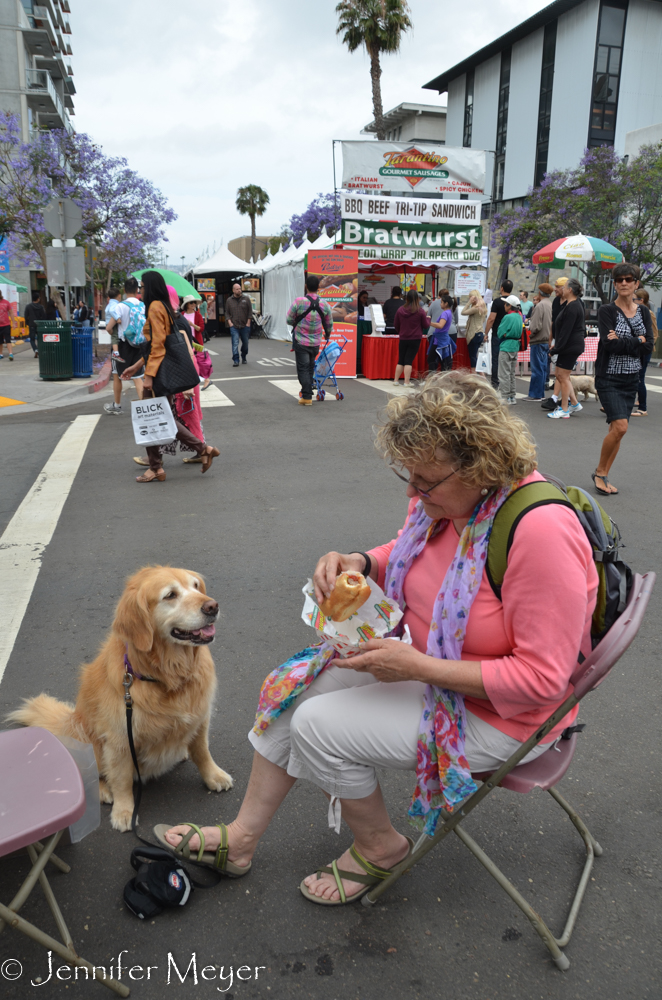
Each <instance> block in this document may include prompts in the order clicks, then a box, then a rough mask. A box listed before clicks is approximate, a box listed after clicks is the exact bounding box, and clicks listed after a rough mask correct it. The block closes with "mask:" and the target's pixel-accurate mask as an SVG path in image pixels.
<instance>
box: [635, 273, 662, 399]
mask: <svg viewBox="0 0 662 1000" xmlns="http://www.w3.org/2000/svg"><path fill="white" fill-rule="evenodd" d="M635 297H636V300H637V302H638V303H639V305H641V306H643V307H645V308H646V309H648V312H649V313H650V318H651V326H652V327H653V347H655V344H656V343H657V337H658V330H657V321H656V319H655V314H654V312H653V310H652V309H651V307H650V296H649V294H648V292H647V291H646V289H645V288H638V289H637V291H636V292H635ZM650 359H651V355H650V354H644V356H643V357H642V358H641V371H640V372H639V385H638V386H637V405H636V407H635V409H634V410H633V411H632V416H633V417H647V416H648V409H647V407H648V393H647V391H646V369H647V368H648V362H649V361H650Z"/></svg>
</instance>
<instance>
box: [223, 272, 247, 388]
mask: <svg viewBox="0 0 662 1000" xmlns="http://www.w3.org/2000/svg"><path fill="white" fill-rule="evenodd" d="M252 318H253V306H252V305H251V300H250V299H249V297H248V296H247V295H243V294H242V291H241V285H240V284H239V283H238V282H236V283H235V284H234V285H233V286H232V295H230V296H229V297H228V298H227V299H226V300H225V322H226V323H227V324H228V326H229V327H230V336H231V337H232V365H233V367H234V368H237V367H238V365H239V341H240V340H241V363H242V365H245V364H248V362H247V361H246V355H247V354H248V338H249V337H250V335H251V319H252Z"/></svg>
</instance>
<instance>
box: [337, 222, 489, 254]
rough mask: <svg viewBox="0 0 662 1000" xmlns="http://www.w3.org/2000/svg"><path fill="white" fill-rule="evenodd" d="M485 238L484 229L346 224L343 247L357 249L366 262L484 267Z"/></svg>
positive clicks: (387, 223) (344, 223)
mask: <svg viewBox="0 0 662 1000" xmlns="http://www.w3.org/2000/svg"><path fill="white" fill-rule="evenodd" d="M482 236H483V231H482V228H481V226H458V225H457V224H456V225H452V224H450V223H446V224H439V225H433V224H422V225H421V224H416V223H415V224H413V225H407V224H406V223H401V222H373V223H368V222H365V221H363V220H361V219H343V221H342V242H343V246H345V247H348V248H349V247H356V248H357V250H358V252H359V260H366V261H368V260H373V261H392V262H393V261H399V260H401V261H413V262H419V263H422V264H443V263H458V264H480V262H481V247H482Z"/></svg>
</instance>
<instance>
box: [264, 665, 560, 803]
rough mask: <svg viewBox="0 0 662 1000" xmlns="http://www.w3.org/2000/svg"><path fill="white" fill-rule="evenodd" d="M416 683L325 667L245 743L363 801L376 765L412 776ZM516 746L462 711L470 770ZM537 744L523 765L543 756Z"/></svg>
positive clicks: (419, 691) (418, 702)
mask: <svg viewBox="0 0 662 1000" xmlns="http://www.w3.org/2000/svg"><path fill="white" fill-rule="evenodd" d="M425 688H426V685H425V684H424V683H423V682H422V681H397V682H395V683H392V684H384V683H382V682H381V681H378V680H376V678H375V677H373V676H372V674H368V673H360V672H359V671H357V670H349V669H347V668H344V667H337V666H333V665H331V666H329V667H327V668H326V670H323V671H322V673H321V674H320V675H319V676H318V677H317V678H316V679H315V680H314V681H313V682H312V684H311V685H310V687H309V688H308V690H307V691H306V692H305V693H304V694H301V695H300V696H299V698H298V699H297V701H296V702H295V703H294V705H292V706H291V707H290V708H289V709H287V711H285V712H283V713H282V715H279V716H278V718H277V719H276V720H275V721H274V722H272V723H271V725H270V726H269V728H268V729H266V730H265V731H264V732H262V733H261V734H260V735H257V734H256V733H254V732H253V731H252V730H251V731H250V732H249V734H248V739H249V741H250V742H251V744H252V746H253V747H254V748H255V749H256V750H257V752H258V753H259V754H260V756H262V757H265V758H266V759H267V760H270V761H271V762H272V763H273V764H277V765H278V767H282V768H283V770H285V771H287V773H288V774H290V775H292V777H294V778H305V779H306V780H308V781H312V782H313V783H314V784H315V785H319V787H320V788H322V789H323V790H324V791H325V792H327V793H328V794H329V795H330V796H331V797H332V798H336V797H337V798H342V799H362V798H365V797H366V796H367V795H371V794H372V792H374V791H375V789H376V788H377V785H378V782H377V774H376V771H375V769H376V768H378V767H383V768H388V769H390V770H396V771H415V770H416V745H417V742H418V735H419V729H420V724H421V715H422V712H423V695H424V692H425ZM521 745H522V744H521V743H520V742H519V741H518V740H516V739H514V737H512V736H507V735H506V734H505V733H502V732H500V731H499V730H498V729H495V728H494V726H490V725H489V724H488V723H487V722H484V721H483V720H482V719H479V718H478V716H476V715H472V713H471V712H467V731H466V741H465V754H466V757H467V760H468V761H469V766H470V768H471V770H472V771H488V770H494V769H495V768H497V767H499V766H500V765H501V764H502V763H503V762H504V761H505V760H508V758H509V757H510V756H511V755H512V754H513V753H514V752H515V750H517V749H518V747H520V746H521ZM549 748H550V744H549V743H544V744H539V745H538V746H537V747H535V748H534V749H533V750H532V751H531V753H529V754H527V756H526V757H525V758H524V761H523V763H525V762H527V761H530V760H533V759H534V758H535V757H538V756H539V755H540V754H541V753H544V752H545V751H546V750H549Z"/></svg>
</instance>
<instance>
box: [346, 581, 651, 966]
mask: <svg viewBox="0 0 662 1000" xmlns="http://www.w3.org/2000/svg"><path fill="white" fill-rule="evenodd" d="M654 583H655V573H647V574H646V575H645V576H643V577H642V576H640V575H639V574H636V575H635V577H634V580H633V584H632V590H631V591H630V597H629V599H628V603H627V605H626V608H625V610H624V612H623V614H622V615H621V616H620V618H618V619H617V620H616V622H615V623H614V624H613V625H612V627H611V628H610V630H609V632H608V633H607V635H606V636H605V637H604V639H602V640H601V642H599V643H598V645H597V646H596V647H595V649H594V650H593V652H592V653H591V655H590V656H588V657H587V658H586V659H585V660H584V661H583V662H582V663H580V664H578V665H577V667H576V669H575V672H574V674H573V676H572V685H573V688H574V691H573V693H572V694H571V695H570V696H569V697H568V698H567V699H566V700H565V701H564V702H563V704H562V705H561V706H560V707H559V708H557V710H556V711H555V712H554V713H553V714H552V715H550V717H549V718H548V719H547V722H545V724H544V725H543V726H542V727H541V728H540V729H539V730H538V731H537V732H535V733H534V734H533V736H531V737H530V738H529V739H528V740H527V741H526V743H523V744H522V746H521V747H520V749H519V750H518V751H517V752H516V753H514V754H513V755H512V757H510V758H509V759H508V760H507V761H506V762H505V764H502V765H501V767H500V768H499V769H498V770H497V771H494V772H493V773H492V774H488V773H482V774H474V776H473V777H474V778H475V779H477V780H479V781H481V782H482V784H481V785H480V787H479V788H478V790H477V791H476V792H474V794H473V795H472V796H470V798H468V799H467V800H466V801H465V802H464V803H463V804H462V805H461V806H460V808H458V809H456V810H455V812H454V813H452V814H451V815H450V816H449V817H448V819H446V820H445V821H444V822H443V823H441V822H440V823H439V824H438V826H437V830H436V832H435V834H434V836H433V837H428V836H426V835H425V834H423V835H422V836H421V837H419V839H418V841H417V843H416V845H415V847H414V850H413V852H412V854H411V855H410V856H409V858H407V860H406V861H403V862H402V864H400V865H398V866H397V867H396V868H395V869H394V871H393V873H392V874H391V875H389V877H388V878H387V879H384V881H383V882H380V883H379V885H377V886H376V887H375V888H374V889H372V890H371V891H370V892H369V893H367V894H366V895H365V896H363V898H362V900H361V902H362V903H363V904H364V906H371V905H372V904H373V903H375V902H376V901H377V900H378V899H379V897H380V896H381V895H382V893H384V892H386V890H387V889H390V887H391V886H392V885H393V884H394V883H395V882H397V880H398V879H399V878H400V876H401V875H404V873H405V872H406V871H409V869H411V868H412V867H413V866H414V865H415V864H416V863H417V862H418V861H420V860H421V858H423V857H424V856H425V855H426V854H427V853H428V851H431V850H432V849H433V848H434V847H436V845H437V844H438V843H439V842H440V841H442V840H443V839H444V837H446V836H447V835H448V834H449V833H451V831H452V832H453V833H455V834H456V835H457V836H458V837H459V838H460V840H461V841H462V843H463V844H464V845H465V847H468V849H469V850H470V851H471V853H472V854H473V855H474V856H475V857H476V858H478V860H479V861H480V863H481V864H482V865H483V866H484V867H485V868H486V869H487V870H488V872H489V873H490V875H492V877H493V878H495V879H496V881H497V882H498V883H499V885H500V886H501V888H502V889H504V890H505V891H506V892H507V893H508V895H509V896H510V898H511V899H512V900H513V902H515V903H516V904H517V905H518V906H519V908H520V910H522V912H523V913H524V914H525V915H526V916H527V917H528V919H529V920H530V921H531V923H532V924H533V926H534V928H535V929H536V931H537V932H538V934H539V935H540V937H541V938H542V939H543V941H544V942H545V944H546V945H547V947H548V948H549V951H550V952H551V954H552V958H553V959H554V961H555V962H556V964H557V966H558V967H559V969H562V970H563V971H564V972H565V970H566V969H567V968H568V967H569V966H570V962H569V960H568V958H567V956H566V955H565V954H564V952H563V951H562V950H561V949H562V948H565V946H566V945H567V944H568V942H569V941H570V937H571V935H572V932H573V929H574V926H575V921H576V920H577V915H578V913H579V907H580V906H581V902H582V898H583V896H584V892H585V890H586V886H587V884H588V880H589V875H590V873H591V868H592V867H593V859H594V857H596V856H597V857H599V856H600V855H601V854H602V848H601V847H600V845H599V844H598V842H597V840H596V839H595V837H593V835H592V834H591V832H590V831H589V829H588V828H587V826H586V825H585V823H584V822H583V821H582V820H581V819H580V817H579V816H578V814H577V813H576V812H575V810H574V809H573V808H572V806H571V805H570V804H569V803H568V802H566V800H565V799H564V798H563V796H562V795H561V794H560V793H559V792H558V791H557V789H556V785H557V784H558V782H559V781H560V780H561V778H562V777H563V776H564V774H565V773H566V771H567V770H568V768H569V767H570V762H571V761H572V758H573V755H574V752H575V745H576V742H577V736H576V734H574V733H573V734H572V735H571V736H570V738H569V739H562V740H561V741H560V742H559V743H558V745H557V748H556V749H554V748H551V749H550V750H548V751H547V753H543V754H541V755H540V757H537V758H536V759H535V760H533V761H530V762H529V763H528V764H520V763H519V762H520V761H521V760H522V758H523V757H526V755H527V754H528V753H529V752H530V751H531V750H532V749H533V748H534V747H535V746H536V745H537V744H538V743H539V742H540V741H541V740H542V739H544V737H545V736H546V735H547V734H548V733H549V732H550V731H551V730H552V729H553V728H554V726H555V725H556V724H557V723H558V722H560V721H561V719H563V717H564V716H565V715H567V714H568V712H569V711H570V710H571V709H572V708H574V707H575V705H577V704H578V702H580V701H581V700H582V698H583V697H584V696H585V695H586V694H588V693H589V691H593V690H594V689H595V688H596V687H597V686H598V685H599V684H600V683H602V681H603V680H604V679H605V677H606V676H607V674H608V673H609V671H610V670H611V668H612V667H613V666H614V664H616V663H618V661H619V660H620V658H621V656H622V655H623V653H624V652H625V650H626V649H627V648H628V646H629V645H630V643H631V642H632V640H633V639H634V637H635V635H636V634H637V632H638V630H639V626H640V625H641V622H642V619H643V616H644V612H645V611H646V606H647V604H648V600H649V598H650V595H651V591H652V589H653V584H654ZM559 750H560V753H559V752H558V751H559ZM518 765H519V766H518ZM499 785H500V786H502V787H503V788H508V789H510V790H511V791H513V792H522V793H527V792H531V791H533V789H534V788H541V789H542V790H543V791H547V792H549V794H550V795H551V796H552V798H553V799H554V800H555V802H558V804H559V805H560V806H561V808H562V809H563V810H564V811H565V812H566V813H567V814H568V816H569V818H570V821H571V822H572V824H573V825H574V826H575V828H576V829H577V831H578V832H579V835H580V837H581V838H582V840H583V841H584V845H585V848H586V861H585V863H584V869H583V871H582V874H581V878H580V880H579V885H578V887H577V891H576V892H575V895H574V898H573V901H572V904H571V906H570V912H569V914H568V919H567V921H566V924H565V927H564V929H563V932H562V934H561V936H560V937H558V938H556V937H554V935H553V934H552V932H551V931H550V929H549V927H548V926H547V924H546V923H545V922H544V921H543V920H542V918H541V917H540V916H539V915H538V914H537V913H536V911H535V910H534V909H533V907H532V906H531V905H530V904H529V903H528V902H527V901H526V899H525V898H524V897H523V896H522V895H521V894H520V892H519V891H518V890H517V889H516V888H515V886H514V885H513V884H512V882H510V881H509V879H507V878H506V876H505V875H504V874H503V872H502V871H500V870H499V869H498V868H497V866H496V865H495V864H494V862H493V861H492V860H491V859H490V858H489V857H488V856H487V854H485V852H484V851H483V850H482V849H481V848H480V847H479V846H478V844H477V843H476V841H475V840H474V839H473V837H470V836H469V834H468V833H467V832H466V830H464V828H463V827H462V826H461V824H462V821H463V820H464V819H465V818H466V817H467V816H468V815H469V813H470V812H472V811H473V810H474V809H475V808H476V806H477V805H478V804H479V803H480V802H482V801H483V799H484V798H486V796H487V795H489V794H490V792H492V791H493V790H494V789H495V788H496V787H497V786H499Z"/></svg>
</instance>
